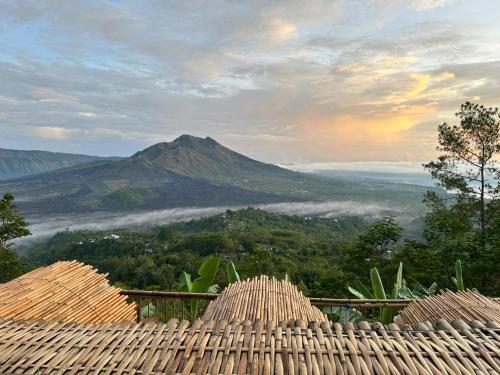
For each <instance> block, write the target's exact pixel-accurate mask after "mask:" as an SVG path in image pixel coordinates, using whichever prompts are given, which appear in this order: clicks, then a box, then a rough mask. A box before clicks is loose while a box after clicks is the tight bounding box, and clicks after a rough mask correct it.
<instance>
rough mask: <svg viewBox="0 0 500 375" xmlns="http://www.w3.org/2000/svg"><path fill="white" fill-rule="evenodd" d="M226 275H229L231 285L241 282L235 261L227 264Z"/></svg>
mask: <svg viewBox="0 0 500 375" xmlns="http://www.w3.org/2000/svg"><path fill="white" fill-rule="evenodd" d="M226 275H227V282H228V283H229V284H232V283H236V282H239V281H241V280H240V275H239V274H238V271H236V267H235V265H234V263H233V261H231V260H230V261H229V262H227V263H226Z"/></svg>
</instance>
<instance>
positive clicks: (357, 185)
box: [0, 135, 425, 214]
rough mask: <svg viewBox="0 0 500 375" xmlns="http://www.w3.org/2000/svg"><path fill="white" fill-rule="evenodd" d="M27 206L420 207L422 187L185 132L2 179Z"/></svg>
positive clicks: (45, 209)
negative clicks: (261, 153) (128, 150)
mask: <svg viewBox="0 0 500 375" xmlns="http://www.w3.org/2000/svg"><path fill="white" fill-rule="evenodd" d="M2 191H10V192H12V193H13V194H14V195H15V196H16V198H17V202H18V205H19V207H20V208H21V209H22V210H23V212H25V213H32V214H34V213H38V214H41V213H62V212H71V213H74V212H89V211H130V210H133V209H159V208H172V207H188V206H191V207H204V206H213V205H248V204H257V203H276V202H286V201H287V202H289V201H299V202H300V201H309V200H314V201H323V200H339V201H353V200H355V201H358V202H364V204H368V203H373V202H377V203H379V204H385V205H386V206H388V207H390V208H391V209H394V210H400V211H415V210H421V209H422V207H421V196H422V194H423V192H424V191H425V189H424V188H422V187H419V186H413V185H403V184H391V183H385V182H373V181H370V182H368V183H367V182H362V181H361V182H353V181H352V180H348V179H332V178H328V177H323V176H317V175H312V174H305V173H299V172H293V171H290V170H287V169H284V168H280V167H277V166H275V165H272V164H266V163H263V162H260V161H257V160H253V159H250V158H248V157H246V156H244V155H241V154H239V153H237V152H235V151H232V150H230V149H228V148H227V147H224V146H223V145H221V144H219V143H218V142H216V141H215V140H213V139H212V138H209V137H207V138H198V137H193V136H189V135H183V136H181V137H179V138H177V139H176V140H174V141H173V142H164V143H158V144H155V145H153V146H151V147H148V148H146V149H144V150H143V151H140V152H137V153H136V154H134V155H132V156H131V157H129V158H127V159H123V160H118V161H94V162H92V163H87V164H82V165H76V166H73V167H69V168H64V169H59V170H55V171H51V172H47V173H42V174H39V175H35V176H26V177H22V178H19V179H15V180H10V181H5V182H3V183H0V192H2Z"/></svg>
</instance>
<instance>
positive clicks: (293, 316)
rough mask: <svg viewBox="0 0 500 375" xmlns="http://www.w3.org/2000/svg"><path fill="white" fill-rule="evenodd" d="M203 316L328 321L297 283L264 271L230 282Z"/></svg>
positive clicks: (205, 317) (215, 318) (209, 317)
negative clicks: (269, 274) (239, 280)
mask: <svg viewBox="0 0 500 375" xmlns="http://www.w3.org/2000/svg"><path fill="white" fill-rule="evenodd" d="M202 319H204V320H222V319H225V320H227V321H231V320H233V319H239V320H241V321H243V320H251V321H254V320H262V321H275V322H280V321H289V320H297V319H302V320H304V321H307V322H309V321H316V322H320V323H321V322H326V321H327V318H326V316H325V314H323V313H322V312H321V310H319V309H318V308H317V307H315V306H312V305H311V302H310V301H309V299H308V298H306V297H305V296H304V295H303V294H302V293H301V292H299V290H298V289H297V287H296V286H295V285H293V284H291V283H289V282H287V281H284V280H277V279H275V278H274V277H273V278H269V277H268V276H264V275H261V276H259V277H254V278H253V279H248V280H246V281H242V282H236V283H233V284H230V285H229V286H228V287H226V288H225V289H224V291H223V292H222V293H221V295H220V296H219V297H217V299H216V300H215V301H212V302H210V304H209V305H208V307H207V309H206V311H205V314H204V315H203V317H202Z"/></svg>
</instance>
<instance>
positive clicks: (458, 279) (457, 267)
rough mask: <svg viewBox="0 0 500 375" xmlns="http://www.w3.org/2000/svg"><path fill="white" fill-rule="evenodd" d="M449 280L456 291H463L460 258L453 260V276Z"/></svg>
mask: <svg viewBox="0 0 500 375" xmlns="http://www.w3.org/2000/svg"><path fill="white" fill-rule="evenodd" d="M451 280H452V281H453V283H454V284H455V285H456V286H457V291H460V292H463V291H464V290H465V286H464V278H463V276H462V262H461V261H460V259H459V260H457V261H456V262H455V277H452V278H451Z"/></svg>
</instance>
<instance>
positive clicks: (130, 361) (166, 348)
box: [0, 319, 500, 375]
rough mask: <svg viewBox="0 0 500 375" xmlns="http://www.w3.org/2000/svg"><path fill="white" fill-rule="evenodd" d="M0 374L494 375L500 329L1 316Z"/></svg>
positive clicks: (499, 361) (499, 362)
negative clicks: (113, 321)
mask: <svg viewBox="0 0 500 375" xmlns="http://www.w3.org/2000/svg"><path fill="white" fill-rule="evenodd" d="M0 373H36V374H52V373H57V374H77V373H78V374H79V373H93V374H97V373H99V374H101V373H102V374H111V373H114V374H129V373H136V374H160V373H161V374H278V375H283V374H292V375H293V374H343V375H347V374H349V375H357V374H429V375H430V374H432V375H436V374H479V373H481V374H499V373H500V326H499V325H498V324H497V323H493V322H491V323H488V324H486V325H483V324H482V323H480V322H477V321H474V322H471V323H469V324H465V323H464V322H463V321H456V322H454V323H452V324H449V323H447V322H446V321H438V322H437V323H436V324H435V325H430V324H428V325H426V324H419V325H417V326H415V327H413V328H411V327H404V328H400V327H399V326H397V325H396V324H390V325H389V326H387V327H385V328H384V327H383V326H381V325H374V326H372V325H370V324H368V323H365V322H364V323H359V324H358V325H357V326H353V325H350V326H348V327H345V329H343V328H342V326H341V325H339V324H334V325H330V324H329V323H326V322H323V323H321V324H318V323H315V322H309V324H307V323H306V322H304V321H302V320H298V321H295V322H293V324H290V323H278V324H276V323H274V322H266V323H265V324H264V322H262V321H260V320H256V321H254V322H250V321H244V322H240V321H233V322H231V323H228V322H226V321H225V320H221V321H218V322H215V321H213V320H210V321H201V320H197V321H195V322H194V323H193V324H192V325H190V324H189V322H187V321H177V320H170V321H169V322H168V323H166V324H162V323H159V324H154V323H148V324H131V323H122V324H100V325H79V324H74V323H57V322H43V321H16V320H2V319H0Z"/></svg>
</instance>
